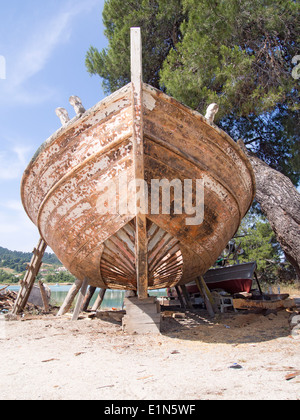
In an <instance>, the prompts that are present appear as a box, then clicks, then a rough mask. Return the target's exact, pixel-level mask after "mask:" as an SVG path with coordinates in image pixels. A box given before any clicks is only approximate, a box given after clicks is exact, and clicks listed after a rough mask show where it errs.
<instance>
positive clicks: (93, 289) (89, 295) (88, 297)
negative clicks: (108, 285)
mask: <svg viewBox="0 0 300 420" xmlns="http://www.w3.org/2000/svg"><path fill="white" fill-rule="evenodd" d="M96 289H97V288H96V287H94V286H90V287H89V290H88V292H87V294H86V295H85V298H84V302H83V305H82V312H86V311H87V310H88V307H89V304H90V301H91V299H92V297H93V296H94V293H95V292H96Z"/></svg>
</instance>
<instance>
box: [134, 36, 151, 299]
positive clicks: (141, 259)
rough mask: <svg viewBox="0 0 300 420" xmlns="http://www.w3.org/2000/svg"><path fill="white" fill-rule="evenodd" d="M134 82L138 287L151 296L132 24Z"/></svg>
mask: <svg viewBox="0 0 300 420" xmlns="http://www.w3.org/2000/svg"><path fill="white" fill-rule="evenodd" d="M131 83H132V103H133V153H134V170H135V181H136V199H135V207H136V272H137V289H138V297H139V299H147V298H148V240H147V218H146V214H147V213H148V208H147V207H148V206H147V201H148V197H146V191H145V188H144V179H145V173H144V132H143V87H142V84H143V81H142V38H141V30H140V28H131ZM140 181H141V182H140ZM138 189H139V191H138Z"/></svg>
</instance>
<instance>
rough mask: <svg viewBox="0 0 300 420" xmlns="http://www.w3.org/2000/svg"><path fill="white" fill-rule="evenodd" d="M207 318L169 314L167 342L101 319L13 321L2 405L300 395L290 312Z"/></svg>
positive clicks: (299, 353)
mask: <svg viewBox="0 0 300 420" xmlns="http://www.w3.org/2000/svg"><path fill="white" fill-rule="evenodd" d="M205 316H206V312H205V311H204V312H203V313H201V312H199V314H188V315H187V318H186V319H183V320H174V319H172V318H166V319H165V320H164V322H163V333H162V334H161V335H158V336H156V335H142V336H138V335H128V334H126V333H124V332H123V331H122V328H121V326H120V325H118V324H112V323H110V322H104V321H102V320H99V319H93V320H91V319H87V318H85V319H81V320H79V321H77V322H71V321H69V320H68V319H66V318H65V319H57V318H55V317H54V316H44V317H43V318H42V319H40V318H39V319H25V320H23V321H14V322H4V321H3V322H2V335H1V336H0V338H1V339H0V349H1V367H0V372H1V376H0V378H1V380H0V382H1V383H0V399H1V400H3V399H9V400H23V399H30V400H45V399H47V400H70V399H76V400H143V399H146V400H169V401H170V400H173V401H178V400H203V399H204V400H206V399H207V400H223V399H227V400H228V399H229V400H235V399H250V400H270V399H277V400H295V399H299V398H300V376H298V377H296V378H294V379H292V380H290V381H287V380H286V378H285V377H286V375H287V374H290V373H293V372H294V371H296V370H300V341H299V340H295V339H293V338H292V337H291V336H290V330H289V325H288V317H289V313H288V312H286V311H281V312H279V313H278V314H277V315H275V314H271V315H268V316H263V315H257V314H238V315H236V314H223V315H218V317H217V319H216V320H215V321H214V322H211V321H209V320H208V319H206V318H205ZM29 318H30V317H29ZM31 318H32V317H31ZM3 324H4V327H3ZM3 328H5V331H3ZM4 332H5V334H4ZM234 363H237V364H239V365H241V366H242V369H232V368H230V367H231V366H232V365H233V364H234Z"/></svg>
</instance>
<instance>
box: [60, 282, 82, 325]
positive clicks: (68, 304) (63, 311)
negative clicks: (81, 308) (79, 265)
mask: <svg viewBox="0 0 300 420" xmlns="http://www.w3.org/2000/svg"><path fill="white" fill-rule="evenodd" d="M82 284H83V281H82V280H76V281H75V283H74V284H73V286H72V287H71V289H70V290H69V292H68V294H67V296H66V298H65V301H64V303H63V304H62V306H61V307H60V310H59V312H58V314H57V316H58V317H60V316H63V315H65V314H66V313H67V312H68V311H69V309H70V308H71V306H72V303H73V302H74V299H75V298H76V296H77V294H78V292H79V290H80V289H81V287H82Z"/></svg>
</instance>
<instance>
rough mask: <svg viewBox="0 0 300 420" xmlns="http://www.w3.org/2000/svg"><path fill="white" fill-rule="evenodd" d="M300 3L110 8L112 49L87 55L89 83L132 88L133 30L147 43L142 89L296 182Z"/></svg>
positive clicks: (130, 2)
mask: <svg viewBox="0 0 300 420" xmlns="http://www.w3.org/2000/svg"><path fill="white" fill-rule="evenodd" d="M299 8H300V5H299V1H294V0H243V1H242V0H169V1H167V0H107V1H106V2H105V7H104V12H103V22H104V25H105V28H106V31H105V34H106V36H107V38H108V40H109V47H108V48H107V49H104V50H102V51H98V50H97V49H96V48H94V47H91V48H90V50H89V52H88V53H87V57H86V65H87V69H88V71H89V72H90V74H98V75H99V76H100V77H101V78H102V79H103V84H104V88H105V91H106V92H107V93H108V92H111V91H114V90H116V89H118V88H120V87H122V86H123V85H124V84H126V83H128V82H129V81H130V63H129V62H130V59H129V57H130V52H129V33H130V31H129V29H130V27H131V26H140V27H141V28H142V35H143V48H144V55H143V66H144V75H143V77H144V81H145V82H146V83H149V84H151V85H153V86H154V87H157V88H159V89H161V90H163V91H166V92H167V93H168V94H170V95H172V96H174V97H175V98H176V99H177V100H179V101H181V102H183V103H185V104H186V105H188V106H190V107H192V108H193V109H196V110H198V111H200V112H201V113H205V110H206V107H207V105H208V104H210V103H212V102H217V103H218V104H219V106H220V111H219V113H218V115H217V121H218V123H219V125H220V126H221V127H222V128H223V129H224V130H225V131H227V132H228V133H229V134H230V135H231V136H232V137H233V138H234V139H236V140H237V139H238V138H243V140H244V141H245V143H246V144H247V145H248V146H249V147H250V148H251V149H252V150H253V151H254V152H256V153H257V154H258V156H259V157H260V158H262V159H263V160H264V161H265V162H266V163H268V164H269V165H270V166H272V167H273V168H274V169H277V170H279V171H281V172H283V173H285V174H286V175H287V176H289V177H290V178H291V180H292V181H293V182H294V183H295V184H297V183H298V182H299V181H300V163H299V161H300V158H299V155H300V139H299V126H300V123H299V80H296V79H294V78H293V77H292V70H293V67H294V66H293V64H292V59H293V57H294V56H296V55H297V54H299V31H298V30H297V29H298V25H299V17H298V16H299Z"/></svg>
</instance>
